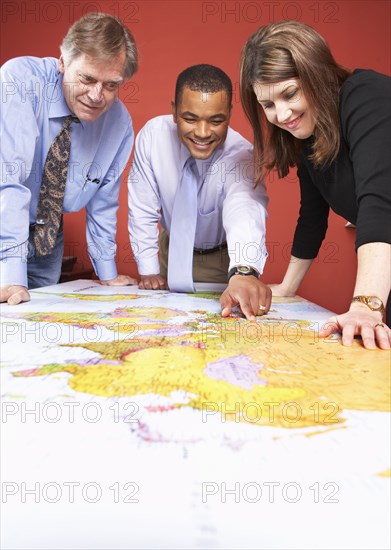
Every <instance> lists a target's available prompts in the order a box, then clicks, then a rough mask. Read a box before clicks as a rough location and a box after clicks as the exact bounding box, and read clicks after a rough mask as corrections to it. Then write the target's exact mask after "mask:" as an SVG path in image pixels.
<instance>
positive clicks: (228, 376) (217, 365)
mask: <svg viewBox="0 0 391 550" xmlns="http://www.w3.org/2000/svg"><path fill="white" fill-rule="evenodd" d="M263 366H264V365H263V363H252V362H251V359H250V358H249V357H247V356H246V355H243V354H241V355H235V356H233V357H224V358H223V359H219V360H218V361H214V362H213V363H208V366H207V367H206V368H205V370H204V373H205V374H206V376H208V377H209V378H213V379H214V380H225V381H226V382H229V383H230V384H233V385H234V386H239V387H241V388H243V389H245V390H251V387H252V386H253V385H254V384H257V385H260V386H265V385H266V384H267V381H266V380H262V378H259V376H258V373H259V370H260V369H261V368H262V367H263Z"/></svg>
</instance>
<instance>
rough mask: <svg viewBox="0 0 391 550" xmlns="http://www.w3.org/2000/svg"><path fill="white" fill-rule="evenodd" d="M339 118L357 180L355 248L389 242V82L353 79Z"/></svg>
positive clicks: (365, 75)
mask: <svg viewBox="0 0 391 550" xmlns="http://www.w3.org/2000/svg"><path fill="white" fill-rule="evenodd" d="M340 113H341V125H342V134H343V137H344V139H345V141H346V143H347V145H348V148H349V157H350V160H351V162H352V165H353V172H354V180H355V190H356V197H357V206H358V215H357V223H356V225H357V233H356V248H358V247H359V246H361V245H363V244H366V243H371V242H386V243H391V78H389V77H388V76H385V75H381V74H379V73H375V72H374V71H360V72H358V73H357V74H354V76H353V77H351V78H349V80H348V81H347V82H345V84H344V86H343V88H342V93H341V104H340Z"/></svg>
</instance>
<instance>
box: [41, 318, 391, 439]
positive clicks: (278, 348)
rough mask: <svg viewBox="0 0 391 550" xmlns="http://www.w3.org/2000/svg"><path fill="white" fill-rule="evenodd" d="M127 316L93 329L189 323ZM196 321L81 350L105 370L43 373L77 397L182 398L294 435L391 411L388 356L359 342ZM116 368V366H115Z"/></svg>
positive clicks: (301, 326) (288, 327)
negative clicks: (350, 416) (361, 414)
mask: <svg viewBox="0 0 391 550" xmlns="http://www.w3.org/2000/svg"><path fill="white" fill-rule="evenodd" d="M127 314H128V316H127V317H125V316H124V312H123V311H116V312H115V314H114V315H113V314H112V315H111V316H110V318H96V319H93V322H94V323H98V324H99V323H102V324H103V325H105V323H106V325H105V326H107V324H109V323H110V324H113V323H115V322H117V321H118V322H119V323H120V324H121V323H122V322H123V321H126V323H127V324H128V325H129V322H135V323H137V324H140V325H142V323H143V322H145V321H146V322H147V326H148V320H151V318H152V319H154V320H155V321H156V322H155V327H159V329H161V328H162V327H166V328H167V324H168V322H169V321H172V320H173V319H175V318H176V317H178V316H185V317H186V315H188V314H187V313H184V312H178V311H176V310H166V309H164V308H153V309H152V310H151V309H149V308H145V309H143V308H140V309H138V308H134V309H129V310H128V311H127ZM60 315H61V316H60V317H59V318H58V321H59V322H62V323H70V322H72V323H75V322H76V321H77V322H78V323H81V324H83V322H85V321H87V320H86V319H83V318H81V317H80V314H77V313H73V314H60ZM51 316H52V317H53V314H51ZM190 317H191V316H190ZM190 317H189V323H184V324H183V323H181V324H179V325H177V326H175V328H176V330H177V331H178V333H177V335H170V336H166V337H158V336H156V337H150V338H145V337H143V336H142V332H140V333H138V334H134V335H133V338H131V339H128V340H125V341H124V340H122V341H114V342H104V343H92V344H83V345H82V344H78V345H74V346H76V347H83V348H88V349H90V350H92V351H95V352H96V353H98V354H99V356H100V357H101V361H100V363H99V364H97V365H89V364H88V365H78V364H64V365H57V364H56V365H47V366H44V367H42V368H41V369H37V371H36V372H35V373H34V374H35V375H40V374H48V373H49V372H52V373H54V372H68V373H71V374H72V375H73V376H72V377H71V378H70V379H69V385H70V386H71V387H72V388H73V389H74V390H76V391H80V392H84V393H88V394H92V395H100V396H106V397H120V396H122V397H123V396H135V395H140V394H158V395H162V396H166V397H170V396H171V395H172V393H173V392H175V391H176V390H183V391H185V392H186V393H187V394H188V395H189V402H188V404H187V406H191V407H193V408H196V409H199V410H204V411H208V412H210V413H211V414H212V413H220V414H222V415H223V417H224V418H225V419H226V420H235V421H242V422H249V423H254V424H259V425H273V426H280V427H285V428H302V427H306V426H319V425H321V426H327V427H333V426H336V425H338V424H339V423H341V422H344V415H343V411H344V409H353V410H365V411H388V410H390V396H389V388H390V372H389V354H388V352H384V351H380V350H377V351H371V352H368V351H365V352H363V349H362V347H361V345H360V344H359V343H358V342H357V341H355V342H354V343H353V346H352V347H350V348H348V347H342V346H341V344H340V342H339V341H338V340H336V339H328V340H319V339H318V337H317V334H316V332H315V331H313V330H311V329H310V328H309V327H310V326H311V325H310V323H309V322H307V321H297V322H296V323H295V325H294V326H292V323H286V322H283V321H281V322H276V321H273V322H269V321H268V320H264V321H262V320H260V321H259V322H258V323H249V322H247V321H244V320H238V319H224V320H223V319H221V317H220V316H218V315H211V314H207V315H205V316H204V317H203V316H202V315H201V316H200V318H199V319H198V321H196V320H195V319H194V318H193V319H192V320H191V321H190ZM159 320H160V321H159ZM89 321H90V322H91V314H89ZM126 323H125V324H126ZM124 326H125V325H124ZM143 328H144V327H143ZM113 360H114V361H117V364H111V363H108V361H113ZM254 372H255V375H254ZM249 373H250V374H249ZM254 376H255V379H254ZM249 381H250V382H249ZM174 406H176V407H182V406H183V403H177V404H174Z"/></svg>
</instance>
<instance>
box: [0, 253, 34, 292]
mask: <svg viewBox="0 0 391 550" xmlns="http://www.w3.org/2000/svg"><path fill="white" fill-rule="evenodd" d="M0 284H1V286H5V285H20V286H25V287H26V288H27V285H28V283H27V260H24V261H23V260H21V259H20V257H18V258H15V257H8V258H4V259H3V260H1V261H0Z"/></svg>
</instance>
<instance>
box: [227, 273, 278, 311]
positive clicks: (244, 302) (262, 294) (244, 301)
mask: <svg viewBox="0 0 391 550" xmlns="http://www.w3.org/2000/svg"><path fill="white" fill-rule="evenodd" d="M271 301H272V291H271V290H270V288H269V287H268V286H267V285H265V284H264V283H262V282H261V281H260V280H259V279H257V278H256V277H254V276H252V275H250V276H247V277H246V276H243V275H234V276H233V277H231V278H230V280H229V284H228V286H227V288H226V289H225V290H224V292H223V294H222V295H221V297H220V304H221V310H222V311H221V315H222V317H228V316H229V315H230V314H231V313H232V308H234V307H235V306H239V307H240V309H241V311H242V313H243V315H244V316H245V317H246V319H248V320H249V321H255V317H256V316H257V315H264V314H266V313H267V312H268V311H269V309H270V304H271Z"/></svg>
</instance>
